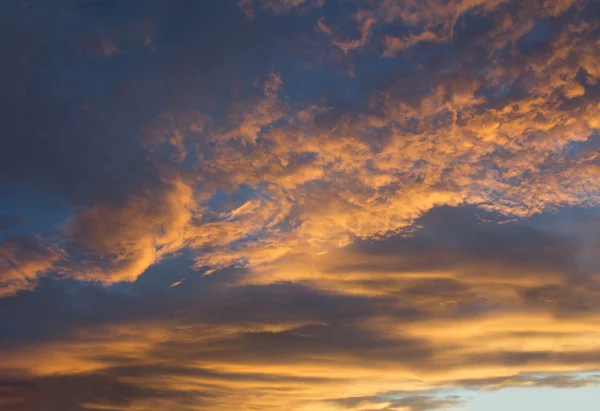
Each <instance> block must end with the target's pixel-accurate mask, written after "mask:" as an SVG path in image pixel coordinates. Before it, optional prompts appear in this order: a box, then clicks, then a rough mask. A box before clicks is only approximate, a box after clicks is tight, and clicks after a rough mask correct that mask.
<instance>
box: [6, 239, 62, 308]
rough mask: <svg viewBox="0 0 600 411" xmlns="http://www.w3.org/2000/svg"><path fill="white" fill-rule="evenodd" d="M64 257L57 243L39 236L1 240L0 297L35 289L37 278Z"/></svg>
mask: <svg viewBox="0 0 600 411" xmlns="http://www.w3.org/2000/svg"><path fill="white" fill-rule="evenodd" d="M64 258H65V253H64V251H63V250H61V249H60V248H59V247H57V246H53V245H49V244H46V243H45V242H44V241H43V240H42V239H41V238H39V237H35V236H34V237H20V238H5V239H3V240H2V242H1V243H0V261H1V262H0V297H7V296H11V295H14V294H16V293H18V292H20V291H26V290H32V289H34V288H35V287H36V285H37V282H38V278H39V277H40V276H42V275H44V274H46V273H47V272H48V271H50V270H51V269H52V267H53V265H54V264H55V263H57V262H58V261H61V260H63V259H64Z"/></svg>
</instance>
